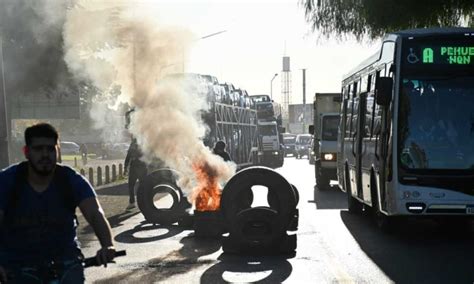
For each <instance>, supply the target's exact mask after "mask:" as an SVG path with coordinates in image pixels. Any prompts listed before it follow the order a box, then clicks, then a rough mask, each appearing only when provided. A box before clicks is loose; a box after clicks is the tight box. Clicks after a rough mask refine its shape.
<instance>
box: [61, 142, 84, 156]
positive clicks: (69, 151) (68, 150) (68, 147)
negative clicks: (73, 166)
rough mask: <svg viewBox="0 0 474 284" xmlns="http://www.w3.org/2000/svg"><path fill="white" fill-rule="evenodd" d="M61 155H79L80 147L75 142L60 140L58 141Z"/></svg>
mask: <svg viewBox="0 0 474 284" xmlns="http://www.w3.org/2000/svg"><path fill="white" fill-rule="evenodd" d="M59 146H60V148H61V155H79V154H80V150H79V149H80V148H81V147H79V145H78V144H77V143H75V142H69V141H61V143H60V145H59Z"/></svg>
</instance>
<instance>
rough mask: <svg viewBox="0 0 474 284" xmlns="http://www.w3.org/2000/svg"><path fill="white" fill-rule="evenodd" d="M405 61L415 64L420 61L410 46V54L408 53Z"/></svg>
mask: <svg viewBox="0 0 474 284" xmlns="http://www.w3.org/2000/svg"><path fill="white" fill-rule="evenodd" d="M407 61H408V63H411V64H415V63H417V62H418V61H420V59H419V58H418V56H416V54H415V53H414V52H413V48H410V54H408V56H407Z"/></svg>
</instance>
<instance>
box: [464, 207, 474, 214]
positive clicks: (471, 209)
mask: <svg viewBox="0 0 474 284" xmlns="http://www.w3.org/2000/svg"><path fill="white" fill-rule="evenodd" d="M466 214H474V206H468V207H467V208H466Z"/></svg>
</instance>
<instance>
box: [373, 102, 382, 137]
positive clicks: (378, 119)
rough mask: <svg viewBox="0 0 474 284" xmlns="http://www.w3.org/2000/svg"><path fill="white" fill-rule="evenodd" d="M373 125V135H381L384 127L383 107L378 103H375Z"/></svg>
mask: <svg viewBox="0 0 474 284" xmlns="http://www.w3.org/2000/svg"><path fill="white" fill-rule="evenodd" d="M373 127H374V130H373V132H374V134H373V135H380V130H381V129H382V107H381V106H379V105H377V104H375V110H374V126H373Z"/></svg>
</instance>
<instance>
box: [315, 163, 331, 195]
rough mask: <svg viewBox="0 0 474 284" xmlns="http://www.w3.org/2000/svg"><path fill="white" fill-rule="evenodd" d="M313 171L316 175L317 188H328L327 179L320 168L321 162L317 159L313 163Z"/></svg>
mask: <svg viewBox="0 0 474 284" xmlns="http://www.w3.org/2000/svg"><path fill="white" fill-rule="evenodd" d="M314 172H315V177H316V187H317V188H318V189H319V190H325V189H328V188H329V179H328V178H327V177H326V175H324V174H323V172H322V169H321V162H319V161H317V162H316V163H315V164H314Z"/></svg>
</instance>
